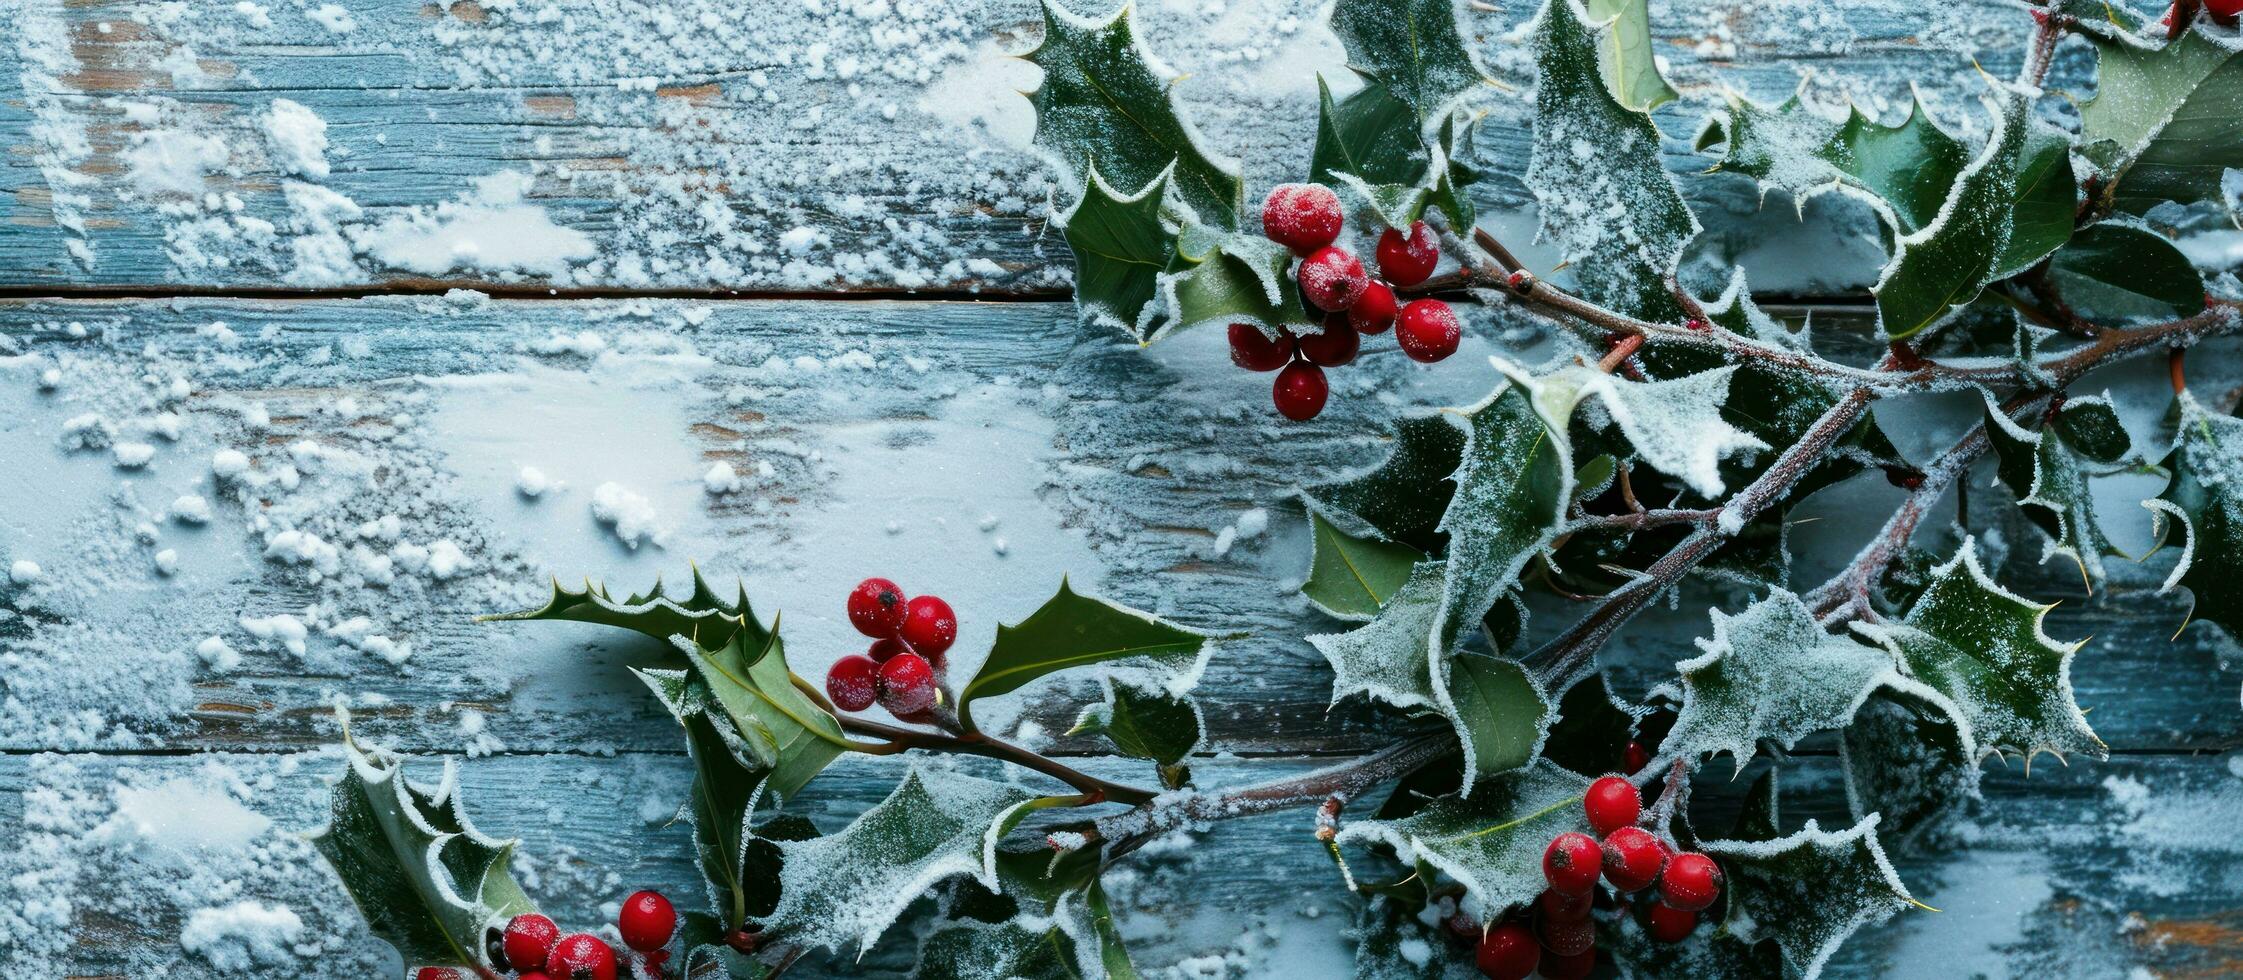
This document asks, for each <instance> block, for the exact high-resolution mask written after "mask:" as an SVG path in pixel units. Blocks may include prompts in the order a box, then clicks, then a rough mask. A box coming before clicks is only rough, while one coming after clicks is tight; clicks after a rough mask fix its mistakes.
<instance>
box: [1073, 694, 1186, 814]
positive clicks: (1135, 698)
mask: <svg viewBox="0 0 2243 980" xmlns="http://www.w3.org/2000/svg"><path fill="white" fill-rule="evenodd" d="M1103 683H1104V688H1105V694H1106V698H1105V700H1104V701H1101V702H1099V703H1097V704H1092V705H1086V706H1084V708H1083V710H1082V713H1081V714H1079V715H1077V716H1075V727H1074V728H1072V729H1069V730H1068V732H1067V734H1069V735H1104V736H1106V740H1107V741H1109V742H1112V743H1113V744H1114V749H1115V751H1117V752H1120V753H1121V754H1123V755H1126V756H1129V757H1131V758H1136V759H1150V760H1152V761H1153V762H1154V763H1155V764H1157V765H1159V766H1160V773H1161V784H1162V785H1164V786H1167V787H1168V788H1170V789H1175V788H1177V787H1179V786H1182V785H1183V784H1184V779H1185V771H1184V767H1183V762H1184V760H1185V759H1187V758H1190V757H1191V754H1192V753H1193V752H1195V751H1198V749H1199V745H1200V740H1201V739H1202V738H1204V737H1205V736H1204V732H1205V731H1206V728H1207V724H1206V721H1205V720H1204V719H1203V718H1201V716H1200V712H1199V703H1198V702H1196V701H1193V700H1192V699H1191V698H1189V697H1187V696H1184V695H1180V694H1172V693H1170V692H1168V691H1165V690H1146V689H1144V688H1140V687H1137V686H1135V685H1131V684H1126V683H1115V681H1114V679H1113V678H1110V677H1109V678H1106V679H1105V680H1104V682H1103Z"/></svg>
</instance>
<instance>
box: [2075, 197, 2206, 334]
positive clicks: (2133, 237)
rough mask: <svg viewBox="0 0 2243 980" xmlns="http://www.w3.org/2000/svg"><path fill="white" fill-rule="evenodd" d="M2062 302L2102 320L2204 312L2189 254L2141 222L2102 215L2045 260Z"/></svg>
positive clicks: (2199, 279)
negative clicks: (2103, 219)
mask: <svg viewBox="0 0 2243 980" xmlns="http://www.w3.org/2000/svg"><path fill="white" fill-rule="evenodd" d="M2048 275H2049V278H2050V279H2052V280H2054V281H2055V283H2056V288H2057V291H2058V293H2060V294H2061V295H2062V296H2063V297H2064V302H2065V304H2066V305H2068V306H2070V307H2072V308H2073V309H2074V310H2075V311H2077V312H2079V313H2080V314H2081V315H2083V316H2086V317H2089V318H2091V319H2094V320H2096V321H2098V322H2103V323H2117V322H2121V321H2126V320H2171V319H2176V318H2179V317H2186V316H2195V315H2196V314H2198V313H2202V312H2204V278H2203V277H2202V276H2200V275H2198V274H2197V271H2196V266H2195V265H2193V264H2191V263H2190V262H2189V259H2188V256H2186V255H2184V254H2182V253H2181V250H2180V248H2179V247H2177V246H2175V245H2174V244H2173V242H2172V241H2171V240H2170V239H2168V238H2166V237H2165V236H2163V235H2160V234H2158V233H2157V232H2154V231H2151V230H2150V229H2148V228H2146V227H2143V226H2141V225H2137V224H2132V223H2128V222H2122V221H2105V222H2103V223H2101V224H2097V225H2095V226H2093V227H2090V228H2088V229H2086V230H2084V231H2081V232H2080V233H2079V237H2077V238H2075V239H2073V240H2072V241H2071V243H2070V244H2068V245H2066V246H2064V248H2063V249H2062V250H2061V251H2059V252H2057V253H2056V257H2055V258H2054V259H2053V260H2051V261H2050V262H2049V264H2048Z"/></svg>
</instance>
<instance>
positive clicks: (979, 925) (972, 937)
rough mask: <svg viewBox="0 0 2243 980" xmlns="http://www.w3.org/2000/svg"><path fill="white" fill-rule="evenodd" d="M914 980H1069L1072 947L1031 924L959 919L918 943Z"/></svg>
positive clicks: (1053, 930)
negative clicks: (999, 978) (995, 979)
mask: <svg viewBox="0 0 2243 980" xmlns="http://www.w3.org/2000/svg"><path fill="white" fill-rule="evenodd" d="M911 975H912V976H913V977H916V978H918V980H987V978H991V977H1005V978H1019V980H1074V978H1075V977H1077V976H1079V974H1078V973H1076V970H1075V944H1074V940H1072V939H1070V938H1069V937H1068V936H1067V934H1066V932H1064V931H1062V930H1061V929H1060V928H1059V927H1058V926H1055V925H1049V924H1046V923H1044V922H1041V921H1037V920H1027V921H1023V920H1018V919H1013V920H1007V921H1005V922H1000V923H994V924H992V923H987V922H974V921H971V920H965V921H960V922H956V923H953V924H950V925H945V926H943V927H942V928H940V929H937V930H935V931H934V932H932V933H930V934H928V936H927V938H926V939H925V940H924V941H922V942H921V943H920V944H919V962H918V965H917V966H915V967H914V968H913V969H912V974H911Z"/></svg>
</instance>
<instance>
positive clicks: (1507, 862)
mask: <svg viewBox="0 0 2243 980" xmlns="http://www.w3.org/2000/svg"><path fill="white" fill-rule="evenodd" d="M1588 788H1589V780H1588V779H1587V778H1586V777H1583V776H1580V775H1577V774H1575V773H1571V772H1567V771H1566V770H1564V769H1562V768H1559V767H1558V766H1557V765H1556V764H1554V763H1552V762H1550V761H1548V760H1540V761H1537V762H1535V763H1534V764H1533V765H1530V766H1528V767H1526V768H1524V769H1519V770H1516V771H1513V772H1509V773H1505V774H1503V775H1500V776H1496V777H1494V778H1492V779H1489V780H1487V781H1485V782H1482V783H1481V784H1480V785H1479V787H1478V788H1477V789H1475V790H1474V791H1473V792H1472V795H1470V796H1444V797H1441V798H1439V799H1436V800H1434V801H1432V802H1431V803H1428V804H1426V805H1425V806H1424V807H1423V808H1422V809H1420V810H1418V811H1417V812H1416V813H1413V814H1411V815H1410V816H1407V817H1403V818H1401V819H1397V820H1378V819H1374V820H1357V821H1353V822H1350V823H1349V824H1347V825H1346V826H1345V827H1342V828H1340V832H1339V836H1338V837H1337V838H1336V840H1337V842H1338V843H1340V844H1350V843H1355V844H1363V845H1374V844H1384V845H1386V846H1388V847H1391V848H1393V849H1394V852H1395V854H1396V855H1397V856H1398V857H1399V858H1400V859H1401V861H1402V863H1404V864H1417V863H1420V862H1422V863H1425V864H1427V865H1430V866H1432V867H1434V868H1436V869H1438V870H1440V871H1441V872H1443V873H1445V874H1447V875H1448V876H1449V877H1451V878H1454V879H1456V881H1457V883H1458V884H1460V885H1463V886H1464V889H1465V892H1466V894H1467V896H1468V901H1467V903H1466V906H1467V908H1469V909H1471V910H1472V911H1473V912H1474V913H1475V914H1476V915H1478V916H1479V917H1480V918H1482V919H1486V918H1488V917H1490V916H1493V915H1497V914H1500V913H1501V912H1502V911H1503V910H1504V909H1508V908H1510V907H1512V906H1515V905H1521V904H1524V903H1526V902H1530V901H1533V900H1534V897H1535V896H1536V895H1539V894H1541V892H1542V889H1543V888H1544V887H1545V885H1546V884H1547V883H1546V882H1544V881H1543V880H1542V852H1543V850H1544V849H1546V848H1548V847H1549V846H1550V839H1551V838H1553V837H1556V836H1557V835H1559V834H1562V833H1566V832H1568V831H1583V832H1586V831H1587V830H1588V826H1589V825H1588V817H1587V816H1586V815H1584V814H1583V812H1582V810H1581V805H1580V804H1581V795H1582V793H1584V792H1586V791H1587V790H1588Z"/></svg>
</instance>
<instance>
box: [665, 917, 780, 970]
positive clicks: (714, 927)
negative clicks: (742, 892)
mask: <svg viewBox="0 0 2243 980" xmlns="http://www.w3.org/2000/svg"><path fill="white" fill-rule="evenodd" d="M729 931H730V930H729V929H727V928H726V927H725V925H724V924H723V923H722V922H719V921H718V920H717V917H716V916H713V915H710V914H708V913H706V912H684V913H680V914H679V916H678V947H679V948H681V949H683V950H685V969H684V970H683V971H681V972H680V974H679V975H680V976H681V977H684V978H685V980H714V978H716V977H724V978H726V980H764V978H766V977H769V976H771V967H770V966H769V965H767V964H765V963H764V962H763V961H761V960H758V959H756V958H754V957H752V956H749V955H747V954H746V953H742V952H740V951H739V950H737V949H733V948H732V947H730V946H727V945H725V943H724V937H725V935H726V934H727V933H728V932H729Z"/></svg>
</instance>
